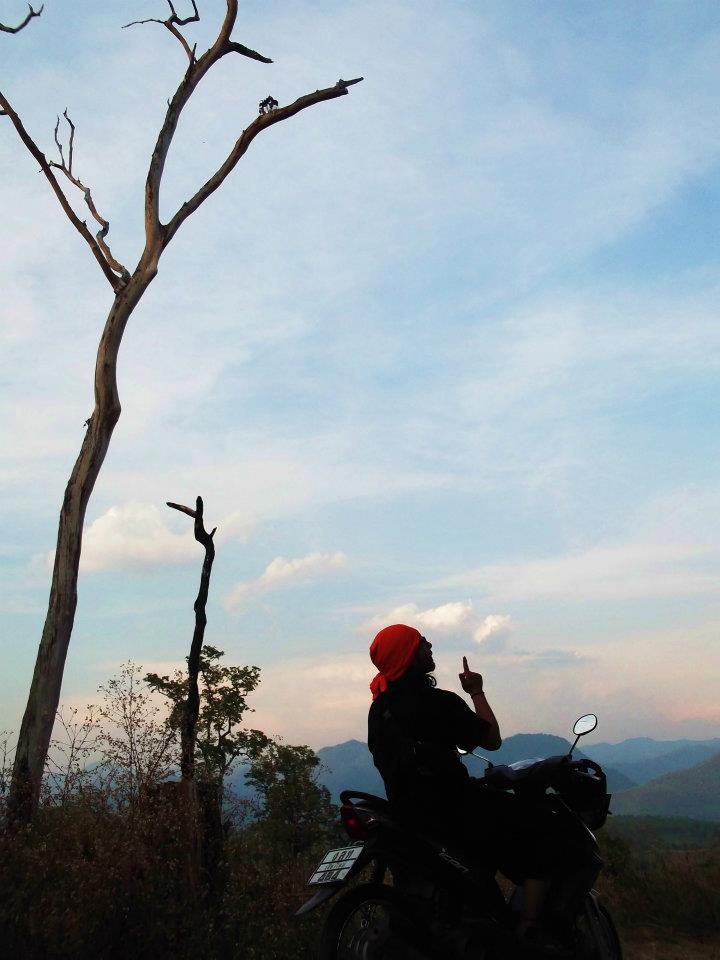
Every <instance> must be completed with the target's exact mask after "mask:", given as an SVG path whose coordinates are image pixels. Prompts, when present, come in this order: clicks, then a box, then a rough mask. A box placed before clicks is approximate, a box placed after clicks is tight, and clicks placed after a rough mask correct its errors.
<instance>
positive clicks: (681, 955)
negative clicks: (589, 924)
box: [623, 930, 720, 960]
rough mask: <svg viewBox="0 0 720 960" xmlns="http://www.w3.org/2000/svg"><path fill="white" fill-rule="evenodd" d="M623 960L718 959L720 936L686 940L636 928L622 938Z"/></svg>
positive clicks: (719, 955)
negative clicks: (661, 937)
mask: <svg viewBox="0 0 720 960" xmlns="http://www.w3.org/2000/svg"><path fill="white" fill-rule="evenodd" d="M623 953H624V958H625V960H720V936H719V937H713V938H708V939H705V940H687V939H684V938H680V937H679V938H677V939H676V938H674V937H672V936H670V935H666V936H665V937H663V939H658V935H657V932H656V931H652V930H638V931H636V932H635V933H633V934H632V935H631V936H627V937H625V938H623Z"/></svg>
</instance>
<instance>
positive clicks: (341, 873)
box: [308, 846, 362, 883]
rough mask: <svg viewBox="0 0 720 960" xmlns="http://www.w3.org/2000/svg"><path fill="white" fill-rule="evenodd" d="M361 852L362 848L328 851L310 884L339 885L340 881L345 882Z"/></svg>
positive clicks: (342, 848)
mask: <svg viewBox="0 0 720 960" xmlns="http://www.w3.org/2000/svg"><path fill="white" fill-rule="evenodd" d="M361 852H362V846H359V847H340V848H339V849H338V850H328V852H327V853H326V854H325V856H324V857H323V858H322V862H321V863H320V865H319V866H318V867H317V869H316V870H315V873H313V875H312V876H311V877H310V879H309V880H308V883H337V881H338V880H344V879H345V877H346V876H347V875H348V874H349V873H350V870H351V869H352V867H353V864H354V863H355V861H356V860H357V858H358V857H359V856H360V853H361Z"/></svg>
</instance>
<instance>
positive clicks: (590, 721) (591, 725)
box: [568, 713, 598, 757]
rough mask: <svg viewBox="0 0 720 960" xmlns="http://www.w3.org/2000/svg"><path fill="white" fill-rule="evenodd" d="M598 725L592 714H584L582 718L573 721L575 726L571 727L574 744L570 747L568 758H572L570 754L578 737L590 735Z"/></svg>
mask: <svg viewBox="0 0 720 960" xmlns="http://www.w3.org/2000/svg"><path fill="white" fill-rule="evenodd" d="M597 723H598V718H597V717H596V716H595V714H594V713H586V714H584V716H582V717H579V718H578V719H577V720H576V721H575V726H574V727H573V733H574V734H575V743H574V744H573V745H572V746H571V747H570V752H569V753H568V756H569V757H571V756H572V752H573V750H574V749H575V747H576V746H577V744H578V740H579V739H580V737H584V736H585V734H586V733H592V731H593V730H594V729H595V727H596V726H597Z"/></svg>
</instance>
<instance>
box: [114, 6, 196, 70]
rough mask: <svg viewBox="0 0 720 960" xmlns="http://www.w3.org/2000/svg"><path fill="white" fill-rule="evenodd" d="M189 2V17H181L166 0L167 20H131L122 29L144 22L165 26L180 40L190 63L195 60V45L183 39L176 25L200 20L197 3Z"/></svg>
mask: <svg viewBox="0 0 720 960" xmlns="http://www.w3.org/2000/svg"><path fill="white" fill-rule="evenodd" d="M190 2H191V3H192V7H193V15H192V16H191V17H185V19H182V18H181V17H179V16H178V15H177V13H176V11H175V7H174V6H173V5H172V3H171V0H168V6H169V7H170V16H169V17H168V18H167V20H158V19H157V18H155V17H150V18H149V19H147V20H133V21H132V23H126V24H125V26H124V27H123V30H125V29H127V27H137V26H139V25H141V24H144V23H159V24H160V26H161V27H166V28H167V29H168V30H169V31H170V33H171V34H172V35H173V36H174V37H175V38H176V40H179V41H180V43H181V44H182V46H183V50H184V51H185V53H186V54H187V55H188V59H189V60H190V63H191V64H192V63H194V62H195V47H191V46H190V44H189V43H188V42H187V40H186V39H185V37H184V36H183V35H182V33H181V32H180V31H179V30H178V27H184V26H185V25H186V24H188V23H197V21H199V20H200V14H199V13H198V8H197V4H196V3H195V0H190Z"/></svg>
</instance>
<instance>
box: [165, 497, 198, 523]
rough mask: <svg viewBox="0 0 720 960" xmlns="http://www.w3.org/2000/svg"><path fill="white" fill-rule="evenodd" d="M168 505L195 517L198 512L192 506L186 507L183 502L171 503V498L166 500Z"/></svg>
mask: <svg viewBox="0 0 720 960" xmlns="http://www.w3.org/2000/svg"><path fill="white" fill-rule="evenodd" d="M166 502H167V505H168V507H172V508H173V510H179V511H180V513H186V514H187V515H188V516H189V517H192V518H193V520H194V519H195V516H196V512H195V510H193V509H192V508H191V507H184V506H183V505H182V504H181V503H171V502H170V501H169V500H167V501H166Z"/></svg>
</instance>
